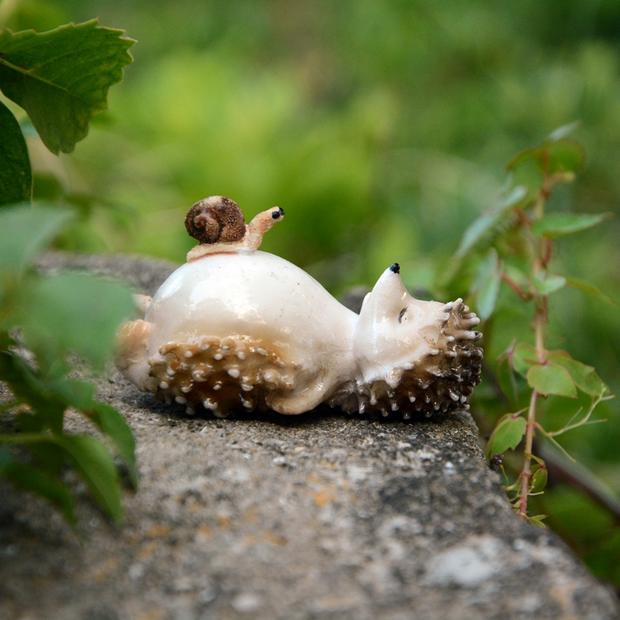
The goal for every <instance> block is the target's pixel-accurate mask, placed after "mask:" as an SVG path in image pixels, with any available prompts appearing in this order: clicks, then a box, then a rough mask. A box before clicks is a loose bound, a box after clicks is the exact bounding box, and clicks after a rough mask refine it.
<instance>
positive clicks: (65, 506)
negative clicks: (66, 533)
mask: <svg viewBox="0 0 620 620" xmlns="http://www.w3.org/2000/svg"><path fill="white" fill-rule="evenodd" d="M0 476H4V477H5V478H6V479H7V480H9V481H10V482H11V483H12V484H13V485H14V486H15V487H17V488H19V489H21V490H23V491H29V492H30V493H35V494H36V495H38V496H39V497H43V498H44V499H46V500H47V501H48V502H50V503H51V504H52V505H53V506H55V507H56V508H57V509H58V510H60V512H61V513H62V514H63V516H64V517H65V519H66V520H67V521H68V522H69V523H71V524H74V523H75V520H76V519H75V512H74V508H73V496H72V495H71V492H70V491H69V489H67V487H65V485H64V484H62V482H60V481H59V480H57V479H56V478H53V477H52V476H50V475H49V474H48V473H47V472H45V471H42V470H41V469H38V468H36V467H33V466H32V465H27V464H25V463H18V462H10V463H8V464H5V465H4V466H0Z"/></svg>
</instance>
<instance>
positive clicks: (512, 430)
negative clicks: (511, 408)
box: [486, 413, 526, 459]
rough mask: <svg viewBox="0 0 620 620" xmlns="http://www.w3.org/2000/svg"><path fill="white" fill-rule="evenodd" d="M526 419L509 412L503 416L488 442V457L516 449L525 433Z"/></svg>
mask: <svg viewBox="0 0 620 620" xmlns="http://www.w3.org/2000/svg"><path fill="white" fill-rule="evenodd" d="M525 427H526V421H525V418H523V417H522V416H520V415H517V414H514V413H507V414H506V415H504V416H502V417H501V418H500V419H499V421H498V422H497V425H496V426H495V429H494V430H493V433H492V434H491V437H489V442H488V443H487V448H486V454H487V458H489V459H490V458H492V457H493V456H495V455H496V454H503V453H504V452H506V450H514V449H515V448H516V447H517V446H518V445H519V442H520V441H521V439H522V438H523V435H524V434H525Z"/></svg>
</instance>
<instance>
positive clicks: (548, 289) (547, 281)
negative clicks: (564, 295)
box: [532, 273, 566, 295]
mask: <svg viewBox="0 0 620 620" xmlns="http://www.w3.org/2000/svg"><path fill="white" fill-rule="evenodd" d="M532 284H533V285H534V288H535V289H536V290H537V291H538V292H539V293H540V294H541V295H551V293H555V292H556V291H559V290H560V289H562V288H564V286H565V285H566V278H565V277H564V276H558V275H553V274H551V273H547V274H537V275H535V276H534V277H533V278H532Z"/></svg>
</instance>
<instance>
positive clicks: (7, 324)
mask: <svg viewBox="0 0 620 620" xmlns="http://www.w3.org/2000/svg"><path fill="white" fill-rule="evenodd" d="M131 44H132V41H131V40H129V39H127V38H125V37H123V36H122V33H121V32H120V31H118V30H113V29H109V28H102V27H100V26H99V25H98V24H97V22H96V21H89V22H86V23H83V24H78V25H74V24H68V25H66V26H62V27H60V28H57V29H55V30H52V31H49V32H44V33H35V32H34V31H24V32H17V33H13V32H10V31H8V30H5V31H2V32H0V90H1V91H2V93H3V95H5V96H6V97H7V98H8V99H10V100H12V101H13V102H14V103H15V104H17V105H19V106H20V107H21V108H22V109H23V110H24V111H25V112H26V113H27V114H28V116H29V117H30V120H31V122H32V124H33V125H34V127H35V128H36V130H37V132H38V134H39V136H40V138H41V140H42V141H43V143H44V144H45V145H46V146H47V147H48V149H49V150H51V151H52V152H53V153H56V154H57V153H59V152H61V151H62V152H70V151H71V150H73V148H74V146H75V144H76V142H77V141H79V140H81V139H82V138H84V136H85V135H86V133H87V131H88V125H89V122H90V119H91V118H92V116H93V114H95V113H96V112H98V111H100V110H102V109H104V108H105V105H106V97H107V92H108V89H109V87H110V86H111V85H112V84H114V83H115V82H118V81H119V80H120V79H121V76H122V69H123V67H124V66H125V65H127V64H128V63H129V62H130V61H131V57H130V56H129V54H128V51H127V50H128V48H129V46H130V45H131ZM0 135H1V136H2V142H1V143H0V381H1V382H3V383H4V384H5V385H6V386H7V387H8V392H4V393H3V396H2V398H0V476H2V477H4V478H5V479H6V480H8V481H9V482H11V483H12V484H13V485H14V486H15V487H17V488H18V489H22V490H25V491H28V492H32V493H35V494H37V495H39V496H41V497H43V498H45V499H46V500H48V501H49V502H51V503H52V504H53V505H54V506H55V507H56V508H57V509H58V510H59V511H61V513H62V514H63V515H64V517H65V518H66V519H67V521H69V522H70V523H74V522H75V519H76V513H75V500H74V493H73V492H72V487H71V484H70V483H69V481H68V476H67V470H68V469H73V470H74V471H75V472H76V473H77V474H78V475H79V476H80V477H81V479H82V480H83V482H84V483H85V484H86V486H87V488H88V489H89V491H90V493H91V495H92V497H93V498H94V499H95V501H96V502H97V504H98V505H99V506H100V507H101V508H102V509H103V510H104V511H105V512H106V513H107V514H108V515H109V516H110V517H111V518H112V519H114V520H116V521H118V520H119V519H120V518H121V517H122V503H121V478H122V476H121V475H120V474H119V466H122V468H123V470H124V473H125V476H124V478H125V479H126V481H127V482H128V483H129V484H130V485H131V486H134V487H135V485H136V484H137V470H136V460H135V440H134V437H133V434H132V432H131V429H130V428H129V426H128V425H127V423H126V421H125V419H124V418H123V416H122V415H121V414H120V413H119V412H118V411H116V410H115V409H114V408H113V407H111V406H109V405H107V404H106V403H104V402H101V401H99V400H98V399H97V398H96V395H95V388H94V386H93V385H92V384H91V383H89V382H87V381H84V380H82V379H80V378H78V375H79V374H82V375H83V374H84V369H85V368H90V369H91V370H92V371H95V372H96V371H101V370H102V369H103V368H104V366H105V364H106V362H107V360H108V359H109V357H110V355H111V354H112V350H113V347H114V343H115V335H116V330H117V328H118V325H119V324H120V322H121V321H123V320H125V319H127V318H129V317H130V316H131V315H132V313H133V302H132V297H131V292H130V290H129V288H128V287H127V286H126V285H124V284H122V283H120V282H115V281H112V280H106V279H102V278H96V277H93V276H88V275H83V274H77V273H59V274H56V275H49V276H43V275H41V274H39V273H37V271H36V269H35V268H34V264H35V261H36V258H37V256H38V255H39V254H40V253H41V252H42V251H43V250H45V249H46V248H47V247H48V246H49V245H50V243H51V242H52V241H53V240H54V238H55V237H56V236H57V235H58V234H59V233H60V232H61V231H62V229H63V228H64V227H66V226H67V225H68V224H69V223H70V222H71V220H72V218H73V217H74V213H73V212H72V211H71V210H69V209H66V208H61V207H59V206H57V205H51V204H45V205H44V204H37V205H33V204H31V195H32V172H31V167H30V160H29V156H28V149H27V145H26V141H25V138H24V135H23V133H22V130H21V128H20V125H19V123H18V121H17V119H16V117H15V116H14V115H13V113H12V112H11V110H9V107H8V105H5V104H4V103H2V101H0ZM76 360H79V361H80V369H81V373H78V372H77V370H76V366H75V362H76ZM69 412H74V413H77V414H80V415H81V416H83V417H84V418H85V419H86V420H87V421H88V422H89V423H90V424H91V425H92V427H93V430H96V431H97V434H96V435H97V436H94V435H92V434H78V433H71V432H68V430H67V428H66V418H67V415H68V413H69Z"/></svg>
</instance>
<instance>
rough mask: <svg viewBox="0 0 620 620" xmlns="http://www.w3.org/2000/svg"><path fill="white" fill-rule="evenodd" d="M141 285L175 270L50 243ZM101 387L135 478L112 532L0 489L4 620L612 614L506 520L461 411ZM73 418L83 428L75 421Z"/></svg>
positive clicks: (563, 553)
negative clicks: (288, 405)
mask: <svg viewBox="0 0 620 620" xmlns="http://www.w3.org/2000/svg"><path fill="white" fill-rule="evenodd" d="M62 266H71V267H77V268H86V269H88V270H91V271H95V272H98V273H105V274H109V275H120V276H122V277H124V278H126V279H128V280H130V281H131V282H132V283H134V285H136V286H137V287H138V288H140V289H141V290H146V291H153V289H154V288H156V287H157V285H158V284H159V283H160V282H161V281H162V280H163V278H164V277H165V276H166V275H167V273H168V272H169V271H170V268H171V267H170V265H168V264H165V263H157V262H154V261H148V260H145V259H132V258H126V257H125V258H118V257H110V258H103V257H79V256H78V257H66V256H62V255H53V256H50V257H48V258H46V260H45V261H44V264H43V267H44V268H45V269H48V270H49V269H56V268H59V267H62ZM99 389H100V396H101V398H103V399H105V400H107V401H109V402H111V403H113V404H114V405H115V406H116V407H118V408H119V409H120V410H121V411H122V412H123V413H124V414H125V415H126V416H127V419H128V420H129V422H130V424H131V426H132V428H133V429H134V432H135V433H136V436H137V440H138V458H139V463H140V472H141V485H140V490H139V492H138V493H137V494H136V495H135V496H127V498H126V502H125V504H126V510H127V519H126V524H125V525H124V526H123V527H122V528H119V529H118V530H115V529H113V528H111V527H109V526H107V525H105V523H104V522H103V521H102V519H101V518H100V517H99V516H98V514H97V512H96V511H95V510H93V509H92V508H90V507H89V506H88V504H87V503H86V502H82V506H81V513H82V514H81V522H80V527H79V532H78V534H77V535H76V534H74V533H72V532H71V531H70V530H69V529H68V528H67V527H65V526H64V524H63V523H62V521H61V520H60V518H58V517H57V515H55V514H52V513H51V511H50V510H49V509H48V508H47V506H46V505H45V504H43V503H41V502H38V501H37V500H34V499H30V498H26V497H25V496H17V495H15V494H14V493H13V492H12V491H11V490H9V489H7V488H6V487H0V492H1V493H2V499H3V501H2V502H0V617H7V618H24V619H25V618H80V619H86V618H93V619H95V618H96V619H100V620H104V619H105V620H108V619H109V620H112V619H115V618H132V619H133V618H140V619H142V618H144V619H147V618H149V619H151V618H152V619H159V618H237V617H239V618H241V617H253V618H287V619H288V618H356V619H365V618H368V619H370V618H390V619H397V618H424V619H425V620H426V619H431V620H433V619H437V620H449V619H462V618H501V619H502V620H506V619H507V618H533V617H536V618H580V619H583V618H591V619H595V618H596V619H601V618H609V619H611V618H616V617H618V615H619V614H618V612H619V608H618V604H617V601H616V599H615V598H614V596H613V595H612V594H611V593H610V592H609V591H608V590H607V589H606V588H605V587H604V586H602V585H601V584H599V583H598V582H597V581H596V580H595V579H594V578H593V577H592V576H591V575H590V574H589V573H588V572H587V571H586V569H585V568H584V567H583V566H582V565H581V564H580V563H579V561H578V560H576V559H575V558H574V557H573V556H572V554H571V553H570V551H569V550H568V549H567V548H566V547H565V545H564V544H563V543H562V542H561V541H559V540H558V539H557V538H556V537H555V536H554V535H553V534H551V533H550V532H549V531H547V530H542V529H538V528H535V527H531V526H529V525H527V524H524V523H522V522H521V521H520V520H519V519H517V518H516V517H515V516H514V514H513V512H512V510H511V508H510V506H509V504H508V502H507V501H506V499H505V498H504V495H503V493H502V490H501V488H500V486H499V482H498V478H497V476H496V474H494V473H493V472H492V471H490V470H489V469H488V467H487V466H486V463H485V461H484V459H483V456H482V452H481V450H480V447H479V445H478V434H477V429H476V427H475V425H474V423H473V421H472V419H471V417H470V416H469V415H468V414H467V413H461V414H457V415H454V416H451V417H449V418H447V419H444V420H441V421H435V422H424V423H415V424H402V423H391V424H382V423H379V422H369V421H366V420H360V419H357V418H348V417H344V416H338V415H334V414H333V413H330V412H329V411H317V412H314V413H312V414H309V415H306V416H303V417H300V418H286V419H282V418H280V417H277V416H271V417H267V418H260V419H259V418H248V419H242V420H214V419H208V418H187V417H185V416H184V414H183V413H182V411H181V410H176V409H174V408H168V407H163V406H161V405H158V404H155V403H154V402H153V401H152V399H151V398H150V397H149V396H146V395H143V394H140V393H139V392H138V391H137V390H135V388H133V387H132V386H131V385H129V384H128V383H127V382H126V381H124V380H123V379H122V378H121V377H120V376H119V375H118V374H117V373H115V372H111V374H110V376H109V377H106V378H104V379H103V380H101V381H100V382H99ZM73 423H74V424H76V425H77V424H79V422H73Z"/></svg>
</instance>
